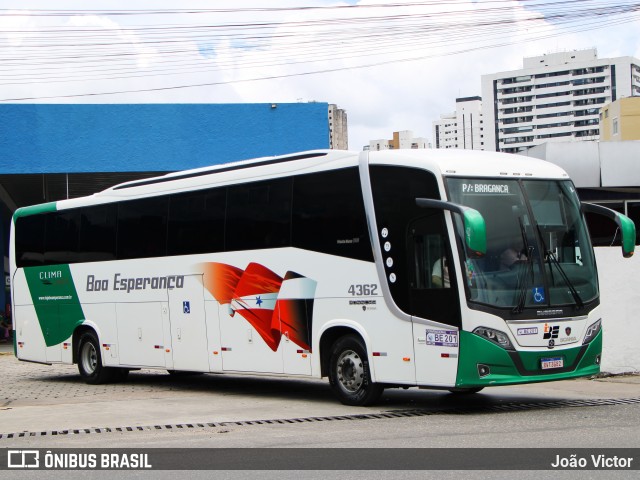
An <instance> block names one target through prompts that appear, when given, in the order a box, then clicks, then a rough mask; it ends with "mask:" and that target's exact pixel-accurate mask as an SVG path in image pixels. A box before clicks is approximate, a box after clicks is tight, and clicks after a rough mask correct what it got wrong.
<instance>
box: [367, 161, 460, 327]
mask: <svg viewBox="0 0 640 480" xmlns="http://www.w3.org/2000/svg"><path fill="white" fill-rule="evenodd" d="M370 172H371V188H372V190H373V203H374V207H375V214H376V223H377V226H378V230H379V232H378V234H379V235H383V234H382V232H383V231H384V232H385V233H384V239H382V238H381V240H382V243H383V244H388V248H389V250H388V252H387V251H385V252H384V262H385V265H386V266H387V275H388V276H391V274H393V278H394V280H395V281H393V282H391V281H390V282H389V283H388V285H389V290H390V291H391V295H392V297H393V300H394V302H395V303H396V305H397V306H398V307H399V308H400V309H401V310H402V311H404V312H405V313H407V314H409V315H414V316H417V317H421V318H426V319H429V320H434V321H438V322H442V323H447V324H449V325H460V323H461V317H460V306H459V302H458V300H457V291H458V290H457V288H456V284H455V281H454V280H453V274H454V269H453V268H452V262H450V261H449V260H450V259H451V255H450V253H449V252H450V248H449V246H448V244H449V242H448V241H447V240H446V239H447V235H446V229H445V223H444V213H443V212H442V211H441V210H435V209H428V208H421V207H418V206H417V205H416V198H433V199H436V200H439V199H440V193H439V190H438V184H437V181H436V178H435V176H434V175H433V174H432V173H431V172H427V171H426V170H420V169H416V168H409V167H395V166H386V165H385V166H382V165H372V166H371V167H370ZM443 257H444V258H445V259H446V260H445V261H444V263H445V268H446V269H448V271H449V274H450V279H449V288H435V287H436V285H435V284H434V278H433V277H434V275H433V268H434V266H436V264H437V262H438V261H439V260H440V262H442V258H443ZM388 258H391V259H392V261H390V262H388V263H387V259H388ZM389 264H390V265H391V267H389V266H388V265H389ZM436 273H437V272H436ZM436 282H437V280H436Z"/></svg>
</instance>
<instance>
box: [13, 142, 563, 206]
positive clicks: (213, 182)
mask: <svg viewBox="0 0 640 480" xmlns="http://www.w3.org/2000/svg"><path fill="white" fill-rule="evenodd" d="M363 156H365V157H368V159H369V162H370V163H371V164H387V165H403V166H407V167H415V168H424V169H428V170H430V171H432V172H434V174H436V175H443V176H468V177H512V178H519V177H523V178H553V179H566V178H568V175H567V173H566V172H565V171H564V170H563V169H561V168H560V167H558V166H557V165H554V164H552V163H549V162H545V161H543V160H538V159H534V158H529V157H524V156H521V155H513V154H506V153H497V152H482V151H470V150H454V149H451V150H441V149H420V150H385V151H364V152H354V151H347V150H313V151H306V152H300V153H296V154H291V155H281V156H274V157H261V158H257V159H252V160H244V161H240V162H234V163H226V164H221V165H215V166H210V167H203V168H196V169H192V170H184V171H179V172H172V173H169V174H166V175H162V176H158V177H152V178H148V179H144V180H135V181H131V182H125V183H121V184H119V185H115V186H113V187H110V188H107V189H106V190H103V191H101V192H98V193H94V194H93V195H91V196H88V197H82V198H75V199H69V200H61V201H59V202H56V203H57V207H58V208H59V209H66V208H73V207H79V206H82V205H94V204H101V203H109V202H112V201H118V200H125V199H133V198H140V197H145V196H155V195H162V194H165V193H173V192H179V191H187V190H198V189H203V188H207V187H210V186H223V185H231V184H234V183H239V182H250V181H259V180H263V179H268V178H274V177H278V176H283V175H299V174H305V173H313V172H316V171H323V170H333V169H338V168H346V167H350V166H351V167H353V166H356V165H358V159H359V158H361V157H363ZM34 212H35V211H34ZM25 213H26V212H25Z"/></svg>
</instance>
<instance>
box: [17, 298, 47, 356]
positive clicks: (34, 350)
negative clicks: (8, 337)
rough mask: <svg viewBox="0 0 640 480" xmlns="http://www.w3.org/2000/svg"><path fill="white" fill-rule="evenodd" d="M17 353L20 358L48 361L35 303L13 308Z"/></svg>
mask: <svg viewBox="0 0 640 480" xmlns="http://www.w3.org/2000/svg"><path fill="white" fill-rule="evenodd" d="M13 321H14V322H15V332H14V334H15V335H16V342H17V345H18V349H17V354H18V358H19V359H20V360H31V361H34V362H46V361H47V346H46V345H45V342H44V336H43V335H42V330H41V329H40V322H38V315H36V309H35V308H34V306H33V305H18V304H17V302H16V305H15V307H14V310H13Z"/></svg>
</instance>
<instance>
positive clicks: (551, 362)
mask: <svg viewBox="0 0 640 480" xmlns="http://www.w3.org/2000/svg"><path fill="white" fill-rule="evenodd" d="M562 367H564V359H563V358H562V357H553V358H543V359H542V370H549V369H551V368H562Z"/></svg>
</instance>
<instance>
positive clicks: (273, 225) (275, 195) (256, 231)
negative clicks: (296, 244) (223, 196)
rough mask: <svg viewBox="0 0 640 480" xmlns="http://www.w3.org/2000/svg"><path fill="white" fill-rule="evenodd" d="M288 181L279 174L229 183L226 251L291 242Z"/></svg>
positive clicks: (276, 246)
mask: <svg viewBox="0 0 640 480" xmlns="http://www.w3.org/2000/svg"><path fill="white" fill-rule="evenodd" d="M291 182H292V179H291V178H279V179H275V180H267V181H264V182H254V183H247V184H244V185H233V186H231V187H229V190H228V202H227V205H228V207H227V224H226V225H227V228H226V241H225V249H226V250H227V251H237V250H257V249H260V248H279V247H288V246H290V245H291Z"/></svg>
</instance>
